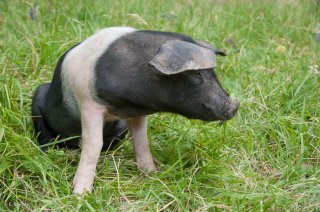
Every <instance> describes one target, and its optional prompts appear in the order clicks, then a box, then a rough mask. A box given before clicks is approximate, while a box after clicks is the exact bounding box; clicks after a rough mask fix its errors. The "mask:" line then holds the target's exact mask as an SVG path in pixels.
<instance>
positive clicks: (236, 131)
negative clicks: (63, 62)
mask: <svg viewBox="0 0 320 212" xmlns="http://www.w3.org/2000/svg"><path fill="white" fill-rule="evenodd" d="M0 8H1V13H0V211H2V210H14V209H15V210H17V211H20V210H22V211H30V210H39V211H41V210H45V211H50V210H58V211H59V210H61V211H74V210H81V211H95V210H98V211H99V210H107V211H109V210H121V211H128V210H131V211H144V210H149V211H154V210H170V211H171V210H173V211H185V210H190V211H195V210H198V211H207V210H209V211H216V210H217V211H220V210H225V211H229V210H230V211H243V210H248V211H257V210H260V211H283V210H291V211H318V210H320V156H319V155H320V97H319V96H320V78H319V76H320V75H319V70H318V69H319V65H320V60H319V58H320V57H319V56H320V54H319V53H320V43H318V41H317V39H315V38H317V35H316V33H317V30H320V29H319V28H320V3H319V1H316V0H300V1H298V0H282V1H281V0H270V1H254V0H239V1H236V0H226V1H222V0H194V1H192V0H187V1H185V0H176V1H148V0H140V1H129V0H120V1H102V0H98V1H85V0H70V1H58V0H54V1H44V0H37V1H33V0H30V1H25V0H2V1H0ZM123 25H126V26H133V27H135V28H138V29H152V30H162V31H174V32H180V33H184V34H188V35H191V36H193V37H195V38H197V39H202V40H206V41H208V42H210V43H212V44H214V45H215V46H216V47H217V48H220V49H223V50H226V51H227V52H228V56H227V57H219V58H218V61H217V62H218V68H217V69H216V74H217V75H218V77H219V78H220V80H221V83H222V84H223V86H224V87H225V88H226V90H228V92H230V93H231V95H232V96H235V97H237V98H239V99H240V100H241V107H240V109H239V113H238V115H237V116H236V117H235V118H234V119H232V120H230V121H228V122H226V123H223V124H221V123H216V122H202V121H198V120H188V119H186V118H184V117H181V116H178V115H173V114H167V113H159V114H155V115H152V116H150V118H149V132H148V135H149V140H150V145H151V151H152V153H153V155H154V157H155V159H156V161H157V166H158V173H155V174H143V173H141V172H139V171H138V170H137V168H136V164H135V161H134V152H133V148H132V145H131V143H130V141H129V137H128V138H127V139H125V140H124V141H123V143H122V145H121V146H120V147H119V148H117V150H115V151H112V152H104V153H102V154H101V157H100V161H99V164H98V167H97V177H96V181H95V184H94V190H93V192H92V194H87V195H86V196H84V197H81V198H79V197H77V196H75V195H73V194H72V178H73V176H74V173H75V170H76V166H77V163H78V160H79V156H80V151H79V150H78V151H77V150H76V151H71V150H65V149H60V150H57V149H52V150H50V151H49V153H48V154H44V153H42V152H41V151H40V150H39V147H38V145H37V142H36V135H35V134H34V131H33V127H32V122H31V109H30V105H31V98H32V94H33V92H34V91H35V89H36V87H37V86H39V85H40V84H42V83H44V82H49V81H50V80H51V78H52V75H53V70H54V66H55V64H56V62H57V60H58V58H59V56H60V55H61V54H62V53H63V52H64V51H66V50H67V49H68V48H70V47H71V46H73V45H74V44H76V43H78V42H80V41H82V40H83V39H84V38H86V37H87V36H88V35H90V34H92V33H93V32H95V31H96V30H97V29H99V28H104V27H108V26H123Z"/></svg>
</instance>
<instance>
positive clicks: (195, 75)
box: [149, 40, 240, 121]
mask: <svg viewBox="0 0 320 212" xmlns="http://www.w3.org/2000/svg"><path fill="white" fill-rule="evenodd" d="M216 54H220V55H225V53H224V52H222V51H219V50H216V49H214V48H213V47H212V46H211V45H209V44H207V43H205V42H195V43H190V42H185V41H181V40H169V41H167V42H166V43H165V44H163V45H162V46H161V48H160V49H159V51H158V53H157V54H156V55H155V56H154V57H153V59H152V60H151V61H150V62H149V64H150V65H151V66H153V67H154V68H155V71H158V74H157V82H158V83H160V84H161V86H162V89H161V91H159V92H157V93H158V94H159V96H158V98H157V99H158V100H159V101H158V102H157V103H156V105H157V106H154V107H158V108H155V109H156V110H162V111H169V112H174V113H178V114H182V115H184V116H186V117H189V118H196V119H201V120H207V121H214V120H229V119H231V118H232V117H233V116H234V115H235V114H236V112H237V110H238V107H239V105H240V102H239V101H238V100H233V99H231V98H230V96H229V94H228V93H227V92H226V91H225V90H224V89H223V88H222V87H221V84H220V83H219V81H218V79H217V77H216V75H215V73H214V71H213V68H214V67H215V66H216ZM164 87H165V89H163V88H164Z"/></svg>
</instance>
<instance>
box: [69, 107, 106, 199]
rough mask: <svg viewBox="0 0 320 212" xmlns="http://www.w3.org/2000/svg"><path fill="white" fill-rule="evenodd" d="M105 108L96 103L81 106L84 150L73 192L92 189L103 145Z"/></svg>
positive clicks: (77, 192)
mask: <svg viewBox="0 0 320 212" xmlns="http://www.w3.org/2000/svg"><path fill="white" fill-rule="evenodd" d="M104 113H105V110H104V109H102V108H100V107H98V106H97V105H95V104H92V103H88V104H83V105H82V106H81V128H82V150H81V157H80V162H79V166H78V169H77V172H76V175H75V177H74V180H73V193H75V194H82V193H83V192H85V191H89V192H90V191H91V190H92V184H93V181H94V177H95V171H96V166H97V162H98V159H99V156H100V152H101V148H102V145H103V123H104Z"/></svg>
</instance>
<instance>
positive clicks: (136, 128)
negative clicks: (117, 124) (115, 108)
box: [128, 117, 156, 172]
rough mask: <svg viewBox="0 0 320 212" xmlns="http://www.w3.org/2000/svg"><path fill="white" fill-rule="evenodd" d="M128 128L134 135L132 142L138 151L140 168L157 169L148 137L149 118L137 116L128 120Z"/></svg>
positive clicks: (137, 157) (149, 170)
mask: <svg viewBox="0 0 320 212" xmlns="http://www.w3.org/2000/svg"><path fill="white" fill-rule="evenodd" d="M128 128H129V130H130V132H131V135H132V142H133V145H134V150H135V153H136V161H137V165H138V169H140V170H142V171H147V172H152V171H156V166H155V165H154V162H153V158H152V155H151V152H150V149H149V143H148V137H147V118H146V117H137V118H131V119H129V120H128Z"/></svg>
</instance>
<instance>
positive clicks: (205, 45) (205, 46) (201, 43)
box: [196, 40, 227, 56]
mask: <svg viewBox="0 0 320 212" xmlns="http://www.w3.org/2000/svg"><path fill="white" fill-rule="evenodd" d="M196 44H197V45H199V46H202V47H204V48H207V49H211V50H212V51H214V53H216V54H218V55H221V56H227V53H226V52H224V51H222V50H220V49H216V48H214V47H213V46H212V45H211V44H210V43H207V42H205V41H201V40H197V41H196Z"/></svg>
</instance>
